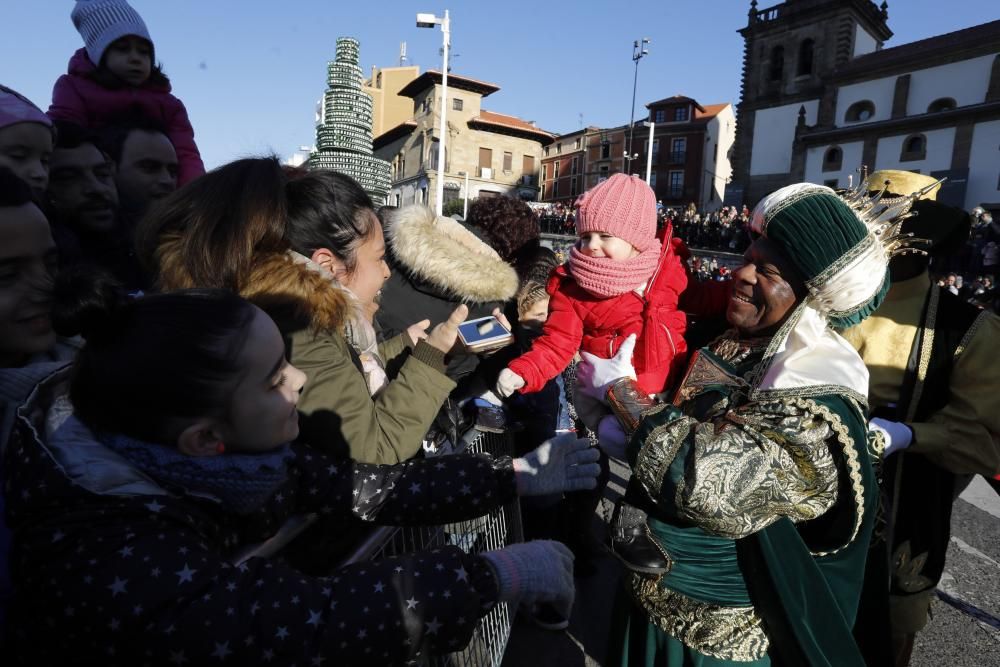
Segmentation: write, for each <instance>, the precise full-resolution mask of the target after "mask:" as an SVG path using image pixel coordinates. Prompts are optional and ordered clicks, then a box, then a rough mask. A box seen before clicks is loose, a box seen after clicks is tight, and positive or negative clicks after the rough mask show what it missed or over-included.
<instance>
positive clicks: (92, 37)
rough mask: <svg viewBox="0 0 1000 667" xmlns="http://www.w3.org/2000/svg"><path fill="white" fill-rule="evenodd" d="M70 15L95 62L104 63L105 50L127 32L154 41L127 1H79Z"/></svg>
mask: <svg viewBox="0 0 1000 667" xmlns="http://www.w3.org/2000/svg"><path fill="white" fill-rule="evenodd" d="M70 18H71V19H72V20H73V25H74V26H75V27H76V29H77V31H79V33H80V36H81V37H83V43H84V44H85V45H86V47H87V55H88V56H90V61H91V62H92V63H94V64H95V65H100V64H101V58H102V57H103V56H104V52H105V51H106V50H107V48H108V47H109V46H111V44H112V43H113V42H115V41H116V40H119V39H121V38H122V37H125V36H127V35H135V36H136V37H142V38H143V39H145V40H146V41H147V42H149V43H150V45H152V44H153V38H152V37H150V36H149V31H148V30H146V24H145V23H144V22H143V20H142V17H141V16H139V12H137V11H135V9H133V8H132V7H131V5H129V4H128V3H127V2H126V1H125V0H76V7H74V8H73V12H72V13H71V14H70Z"/></svg>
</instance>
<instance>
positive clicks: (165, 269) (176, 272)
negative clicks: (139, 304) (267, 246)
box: [156, 233, 356, 333]
mask: <svg viewBox="0 0 1000 667" xmlns="http://www.w3.org/2000/svg"><path fill="white" fill-rule="evenodd" d="M184 252H185V237H184V236H183V235H182V234H177V233H169V234H165V235H164V236H163V237H162V238H161V240H160V245H159V246H158V247H157V249H156V264H157V266H158V267H159V275H158V277H157V284H158V286H159V288H160V289H162V290H175V289H187V288H192V287H222V288H226V289H235V291H237V292H239V295H240V296H242V297H243V298H244V299H247V300H248V301H250V302H251V303H253V304H254V305H256V306H257V307H259V308H261V309H262V310H264V311H266V312H267V313H268V314H269V315H271V317H273V318H275V320H276V321H279V320H280V321H279V327H282V328H283V327H284V324H285V323H286V322H285V320H287V319H291V320H295V321H303V323H304V324H307V325H308V326H309V327H311V328H312V329H314V330H315V331H317V332H331V333H332V332H337V331H342V330H343V329H344V326H345V324H346V323H347V322H348V320H349V319H350V318H352V317H353V316H354V312H355V311H356V302H355V299H354V297H353V295H352V294H350V293H349V292H348V291H347V290H345V289H344V288H343V287H340V286H339V285H338V284H337V283H336V282H334V281H332V280H330V279H329V278H327V277H326V276H325V275H323V273H321V272H319V271H316V270H313V269H312V268H310V266H309V265H308V264H307V263H306V262H304V261H300V260H298V259H297V258H296V257H297V256H296V255H295V254H294V253H291V252H286V253H278V252H268V253H261V254H258V255H255V256H254V257H253V260H252V264H251V266H250V268H249V269H248V270H247V271H246V272H245V273H244V275H243V276H241V277H240V278H239V282H240V283H241V284H240V285H204V284H195V282H196V281H195V280H194V279H193V278H192V277H191V275H190V273H189V272H188V269H187V264H186V263H185V261H184Z"/></svg>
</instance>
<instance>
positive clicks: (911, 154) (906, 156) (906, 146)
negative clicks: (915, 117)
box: [899, 134, 927, 162]
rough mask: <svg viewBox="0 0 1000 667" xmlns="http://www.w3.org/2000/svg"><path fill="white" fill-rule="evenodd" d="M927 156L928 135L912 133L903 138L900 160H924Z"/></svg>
mask: <svg viewBox="0 0 1000 667" xmlns="http://www.w3.org/2000/svg"><path fill="white" fill-rule="evenodd" d="M926 157H927V137H925V136H924V135H922V134H911V135H910V136H908V137H907V138H906V139H904V140H903V150H902V151H901V152H900V155H899V160H900V162H908V161H911V160H923V159H925V158H926Z"/></svg>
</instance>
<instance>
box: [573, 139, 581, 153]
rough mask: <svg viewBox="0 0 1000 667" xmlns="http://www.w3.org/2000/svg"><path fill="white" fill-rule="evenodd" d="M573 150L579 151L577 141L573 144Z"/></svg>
mask: <svg viewBox="0 0 1000 667" xmlns="http://www.w3.org/2000/svg"><path fill="white" fill-rule="evenodd" d="M573 150H577V151H578V150H580V140H579V139H577V140H576V141H574V142H573Z"/></svg>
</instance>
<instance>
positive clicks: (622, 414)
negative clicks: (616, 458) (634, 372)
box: [608, 378, 656, 435]
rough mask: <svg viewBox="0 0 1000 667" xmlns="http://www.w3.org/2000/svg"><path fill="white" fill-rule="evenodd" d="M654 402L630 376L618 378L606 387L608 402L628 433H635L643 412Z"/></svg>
mask: <svg viewBox="0 0 1000 667" xmlns="http://www.w3.org/2000/svg"><path fill="white" fill-rule="evenodd" d="M655 403H656V402H655V401H654V400H653V399H652V398H650V397H649V396H647V395H646V394H645V393H643V391H642V390H641V389H639V385H638V383H637V382H636V381H635V380H633V379H632V378H619V379H618V380H616V381H615V383H614V384H612V385H611V388H610V389H608V404H609V405H610V406H611V410H612V412H614V413H615V416H616V417H618V421H619V422H621V425H622V427H623V428H624V429H625V432H626V433H627V434H628V435H631V434H632V433H635V429H636V428H638V426H639V422H640V421H641V420H642V415H643V413H645V412H646V411H647V410H649V409H650V408H651V407H653V406H654V405H655Z"/></svg>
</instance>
